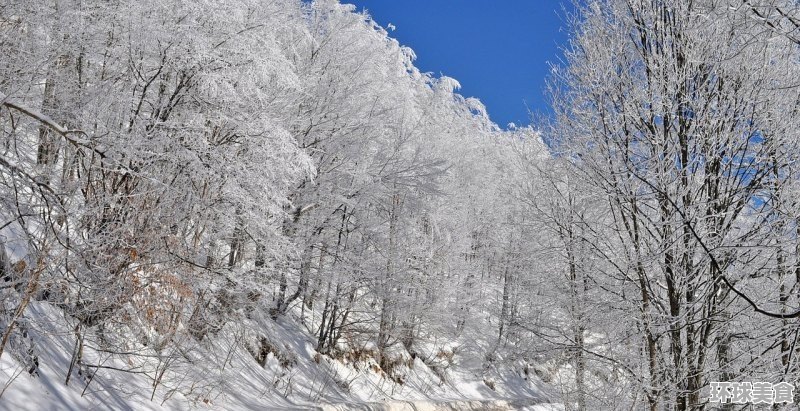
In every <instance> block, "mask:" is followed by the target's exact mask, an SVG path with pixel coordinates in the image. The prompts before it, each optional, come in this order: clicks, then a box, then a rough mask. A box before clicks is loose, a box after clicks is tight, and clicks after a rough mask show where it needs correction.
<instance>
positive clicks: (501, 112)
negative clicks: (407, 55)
mask: <svg viewBox="0 0 800 411" xmlns="http://www.w3.org/2000/svg"><path fill="white" fill-rule="evenodd" d="M341 1H342V3H351V4H355V5H356V6H357V9H358V10H359V11H360V10H363V9H367V10H368V11H369V13H370V14H371V15H372V16H373V18H374V19H375V21H377V22H378V23H379V24H380V25H382V26H384V27H386V26H387V25H388V24H390V23H391V24H392V25H394V26H395V27H396V29H395V30H394V31H390V35H391V36H392V37H394V38H396V39H398V40H399V41H400V43H401V44H403V45H405V46H409V47H411V48H412V49H414V52H415V53H416V54H417V62H416V65H417V67H419V68H420V69H421V70H422V71H429V72H433V73H435V74H437V75H439V74H443V75H447V76H450V77H453V78H455V79H456V80H458V81H459V83H461V86H462V89H461V94H463V95H464V96H467V97H477V98H479V99H480V100H481V101H482V102H483V103H484V104H485V105H486V107H487V110H488V111H489V115H490V116H491V117H492V120H494V121H495V122H496V123H497V124H498V125H500V126H502V127H505V126H506V124H508V123H509V122H514V123H516V124H517V125H524V124H529V123H530V118H529V116H528V109H530V110H531V111H533V112H540V113H543V114H547V113H548V109H547V103H546V98H545V95H544V87H545V79H546V77H547V75H548V72H549V66H548V64H547V62H548V61H551V62H555V61H557V60H558V59H559V57H560V56H561V49H562V48H563V47H564V46H565V45H566V42H567V32H566V18H565V13H564V9H563V7H567V10H570V11H571V10H572V7H571V0H504V1H490V0H341ZM562 6H563V7H562ZM526 105H527V107H526Z"/></svg>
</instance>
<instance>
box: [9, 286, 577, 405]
mask: <svg viewBox="0 0 800 411" xmlns="http://www.w3.org/2000/svg"><path fill="white" fill-rule="evenodd" d="M26 318H27V319H28V321H25V322H24V323H25V324H27V334H28V336H29V337H30V341H31V342H32V350H31V353H32V354H33V355H34V356H35V357H36V358H37V362H38V369H37V371H36V374H35V375H31V374H29V373H28V371H27V367H26V366H25V365H23V364H24V361H21V360H20V358H16V357H14V356H12V354H10V351H9V350H6V352H5V353H4V354H3V356H2V358H0V390H2V396H0V409H3V410H108V409H114V410H165V409H169V410H190V409H214V410H220V409H224V410H239V409H260V410H261V409H281V410H289V409H322V410H536V411H544V410H559V409H562V408H563V407H561V406H559V405H557V404H551V402H553V399H552V398H553V395H552V394H549V393H548V391H547V390H546V389H545V388H543V384H542V383H541V382H540V381H538V380H537V379H536V378H535V377H533V376H527V375H522V374H521V373H517V372H515V371H514V370H512V369H508V370H503V371H497V370H493V371H492V372H488V371H486V370H476V369H475V368H474V367H471V366H470V364H471V363H472V362H473V361H468V358H461V356H460V355H459V354H454V355H452V358H444V359H443V358H439V359H438V360H439V361H448V362H450V366H449V367H448V368H445V369H443V370H442V369H440V370H438V371H434V370H433V369H432V368H431V367H435V361H433V360H432V359H430V358H429V359H426V360H425V361H423V358H421V357H416V358H414V359H413V360H411V361H408V362H407V363H405V364H404V365H402V366H399V367H398V368H397V369H395V370H394V372H393V375H394V376H395V378H389V377H388V376H387V375H386V374H385V373H384V372H383V371H381V370H379V369H378V367H377V366H376V364H375V362H374V360H373V359H371V358H362V359H359V360H357V361H354V360H350V361H346V360H343V359H334V358H331V357H328V356H324V355H319V354H318V353H317V352H316V351H315V350H314V349H313V347H314V345H313V343H312V339H311V337H310V335H308V333H307V332H305V331H303V329H302V327H300V326H299V325H298V324H297V323H296V322H294V321H293V320H290V319H286V320H281V321H278V322H275V321H272V320H270V319H266V318H265V319H261V320H253V321H252V322H251V323H250V324H248V325H247V326H246V327H245V326H239V327H228V328H226V329H223V330H222V331H221V332H220V333H219V334H217V335H216V336H215V337H213V338H207V339H205V340H204V341H203V342H201V343H195V344H193V345H192V344H187V343H185V342H184V344H182V345H183V346H184V347H188V348H186V349H185V350H183V352H181V353H177V352H170V351H169V350H168V349H164V350H163V352H160V353H159V352H157V351H156V350H153V349H152V348H149V347H147V346H144V345H142V344H141V343H140V342H138V341H134V340H135V338H129V339H128V340H127V341H114V342H113V343H111V342H107V343H108V344H110V345H113V346H114V347H115V351H116V352H114V353H105V352H103V350H102V349H99V348H100V345H98V344H99V341H100V338H98V336H96V335H94V334H91V335H90V334H87V335H86V337H85V340H84V348H83V366H75V367H74V370H73V372H72V375H71V377H70V380H69V383H68V384H66V376H67V370H68V369H69V366H70V362H71V359H72V354H73V352H74V351H75V347H76V345H75V344H76V337H75V332H74V329H73V328H72V327H73V325H72V323H70V322H69V321H68V320H66V319H65V318H64V316H63V314H62V313H61V312H60V310H58V309H57V308H55V307H53V306H51V305H49V304H48V303H44V302H36V303H33V304H31V306H30V307H29V308H28V312H27V313H26ZM41 324H47V326H46V328H42V326H41ZM247 328H250V329H254V330H258V333H257V334H253V332H251V331H250V330H248V329H247ZM254 335H258V336H268V338H269V343H270V345H271V346H272V349H271V352H270V353H269V354H268V355H267V356H266V360H265V362H264V365H263V367H262V366H261V365H260V364H259V363H258V362H257V361H256V360H255V359H254V357H253V355H251V354H250V352H248V350H247V349H246V348H245V347H246V346H247V344H248V341H251V340H253V338H254ZM105 338H107V339H111V338H113V337H110V336H106V337H105ZM444 347H446V345H444ZM123 349H124V350H123ZM272 351H274V352H272ZM405 354H406V355H407V353H405ZM409 358H410V357H409ZM165 365H167V367H166V372H164V373H163V376H162V377H161V378H160V379H159V378H158V375H159V374H160V373H161V370H163V369H164V366H165ZM398 375H399V376H402V378H397V377H396V376H398ZM398 379H402V383H399V382H397V380H398ZM154 381H157V384H155V385H156V386H155V388H154ZM490 386H491V387H490Z"/></svg>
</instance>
